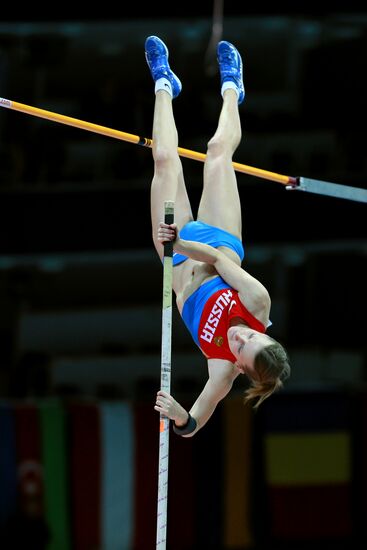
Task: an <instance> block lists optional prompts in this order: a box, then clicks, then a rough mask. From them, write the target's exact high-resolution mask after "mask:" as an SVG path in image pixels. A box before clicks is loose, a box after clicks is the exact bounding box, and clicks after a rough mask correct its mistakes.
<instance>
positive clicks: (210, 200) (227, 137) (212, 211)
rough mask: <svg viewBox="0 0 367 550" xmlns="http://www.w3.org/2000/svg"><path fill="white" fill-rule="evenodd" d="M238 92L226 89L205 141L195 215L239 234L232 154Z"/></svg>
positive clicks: (237, 139) (237, 125)
mask: <svg viewBox="0 0 367 550" xmlns="http://www.w3.org/2000/svg"><path fill="white" fill-rule="evenodd" d="M241 135H242V132H241V121H240V116H239V111H238V100H237V94H236V92H235V91H234V90H232V89H228V90H226V91H225V92H224V95H223V105H222V110H221V113H220V117H219V122H218V127H217V130H216V132H215V134H214V136H213V138H212V139H211V140H210V141H209V143H208V151H207V156H206V160H205V164H204V185H203V192H202V196H201V201H200V204H199V209H198V219H199V220H201V221H203V222H206V223H208V224H210V225H215V226H216V227H220V228H221V229H224V230H226V231H228V232H229V233H232V234H233V235H236V236H237V237H239V238H240V239H241V237H242V219H241V204H240V197H239V194H238V189H237V180H236V175H235V171H234V168H233V165H232V157H233V154H234V152H235V150H236V149H237V147H238V145H239V143H240V140H241Z"/></svg>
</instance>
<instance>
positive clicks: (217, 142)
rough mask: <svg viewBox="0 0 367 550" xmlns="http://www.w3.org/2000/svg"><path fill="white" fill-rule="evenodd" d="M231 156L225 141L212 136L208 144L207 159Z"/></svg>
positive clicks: (230, 150) (228, 145)
mask: <svg viewBox="0 0 367 550" xmlns="http://www.w3.org/2000/svg"><path fill="white" fill-rule="evenodd" d="M228 156H232V148H231V145H230V144H229V143H228V141H227V140H225V139H223V138H221V137H219V136H214V137H213V138H212V139H211V140H210V141H209V143H208V149H207V157H209V158H210V159H213V160H214V159H220V158H225V157H228Z"/></svg>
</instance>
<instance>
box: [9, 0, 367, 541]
mask: <svg viewBox="0 0 367 550" xmlns="http://www.w3.org/2000/svg"><path fill="white" fill-rule="evenodd" d="M218 7H221V11H220V13H221V19H220V23H221V26H220V27H219V30H220V38H219V39H221V38H223V39H227V40H229V41H232V42H233V43H234V44H236V46H237V47H238V49H239V51H240V52H241V54H242V55H243V60H244V67H245V87H246V94H247V96H246V100H245V102H244V104H243V106H242V107H241V118H242V123H243V140H242V143H241V145H240V147H239V149H238V150H237V152H236V157H235V159H234V160H235V161H237V162H240V163H243V164H248V165H252V166H255V167H259V168H263V169H266V170H270V171H273V172H279V173H282V174H287V175H290V176H304V177H310V178H315V179H320V180H326V181H331V182H334V183H340V184H343V185H350V186H354V187H359V188H364V189H365V188H366V175H367V157H366V148H365V142H366V140H365V129H366V96H367V84H366V82H367V81H366V79H365V75H364V72H365V67H366V59H367V57H366V54H367V12H365V11H361V10H357V9H354V7H352V6H351V5H349V6H348V9H346V8H344V10H342V9H338V6H336V5H334V7H333V9H332V10H327V9H323V11H322V10H321V8H320V6H318V7H317V8H316V9H314V10H312V9H310V7H311V6H310V4H304V5H303V4H302V3H301V4H298V5H297V7H295V6H293V5H287V7H286V9H285V7H284V6H283V8H282V9H280V10H279V11H278V12H276V11H275V10H264V13H262V12H261V11H260V10H257V9H256V8H255V7H252V9H251V8H247V7H244V6H237V5H236V6H234V5H233V3H231V2H227V1H226V0H224V2H223V3H222V4H221V3H218V2H217V3H212V2H204V3H198V4H197V5H194V3H190V2H189V3H188V4H185V6H183V5H182V6H173V5H170V7H169V8H167V6H164V5H159V6H157V5H149V6H145V7H143V6H141V5H140V4H139V5H136V6H131V5H130V6H122V5H121V6H119V7H116V6H112V5H111V6H110V5H109V4H108V3H107V4H104V5H103V6H101V5H100V6H99V8H100V9H99V10H97V9H96V8H90V10H88V11H87V13H86V14H85V17H81V16H80V17H76V16H75V12H74V11H73V10H72V8H71V7H70V6H65V5H64V6H61V7H60V10H59V11H58V12H57V14H55V13H51V12H49V13H48V12H47V10H46V12H45V11H42V10H40V9H39V10H38V11H37V9H36V8H35V9H33V10H32V11H31V10H29V11H30V13H29V14H25V13H23V15H22V16H20V14H17V13H7V11H6V10H5V13H4V17H3V19H2V21H1V22H0V83H1V89H0V96H2V97H4V98H7V99H11V100H14V101H18V102H21V103H25V104H28V105H33V106H35V107H39V108H42V109H47V110H50V111H54V112H57V113H60V114H64V115H67V116H71V117H75V118H80V119H82V120H86V121H89V122H94V123H96V124H101V125H104V126H107V127H111V128H115V129H117V130H122V131H124V132H128V133H132V134H135V135H140V136H144V137H151V126H152V114H153V100H154V93H153V83H152V80H151V76H150V73H149V70H148V68H147V66H146V61H145V58H144V41H145V38H146V36H148V35H150V34H156V35H158V36H160V37H162V38H163V39H164V40H165V42H166V43H167V44H168V46H169V49H170V60H171V61H172V66H173V67H174V69H175V71H176V72H177V74H178V75H179V76H180V78H181V80H182V82H183V92H182V94H181V96H180V97H179V98H178V99H177V100H175V105H174V107H175V113H176V122H177V126H178V131H179V136H180V146H182V147H185V148H187V149H192V150H195V151H199V152H204V153H205V150H206V143H207V140H208V139H209V138H210V137H211V135H212V133H213V131H214V129H215V125H216V121H217V116H218V113H219V108H220V95H219V78H218V73H217V71H216V63H215V49H214V46H213V41H212V39H213V22H214V18H215V17H214V16H215V13H216V12H215V10H216V8H217V9H218ZM67 8H68V9H67ZM70 14H71V15H70ZM183 165H184V171H185V177H186V182H187V187H188V190H189V194H190V196H191V198H192V200H193V203H194V205H195V204H196V205H197V204H198V199H199V195H200V191H201V181H202V164H201V163H199V162H195V161H193V160H188V159H183ZM152 171H153V163H152V159H151V151H150V150H149V149H142V148H140V147H137V146H135V145H133V144H128V143H126V142H122V141H118V140H113V139H111V138H107V137H103V136H99V135H96V134H91V133H89V132H85V131H82V130H78V129H75V128H71V127H67V126H63V125H60V124H56V123H52V122H49V121H45V120H41V119H36V118H33V117H30V116H28V115H25V114H21V113H17V112H10V111H8V110H6V109H1V110H0V304H1V307H0V397H1V403H0V533H1V535H0V536H1V538H0V548H1V549H3V548H4V550H12V549H13V548H14V549H18V548H22V549H24V550H31V549H34V550H43V549H46V548H47V549H48V550H148V549H150V548H152V547H153V545H154V543H155V526H156V499H157V494H156V493H157V473H158V471H157V469H158V462H157V458H158V435H159V431H158V416H157V414H156V413H155V412H154V410H153V404H154V399H155V393H156V391H157V389H158V387H159V381H160V349H161V340H160V338H161V294H162V267H161V264H160V262H159V260H158V259H157V258H156V256H155V253H154V251H153V245H152V241H151V226H150V217H149V198H150V197H149V187H150V181H151V177H152ZM238 182H239V189H240V194H241V199H242V204H243V217H244V244H245V252H246V256H245V263H246V269H247V270H248V271H249V272H250V273H252V274H253V275H255V276H256V277H257V278H259V279H260V280H261V281H262V282H263V283H264V285H265V286H266V287H267V288H268V290H269V292H270V295H271V297H272V314H271V317H272V321H273V326H272V328H271V335H273V336H274V337H275V338H277V339H279V340H280V341H281V342H283V343H284V344H285V345H286V347H287V349H288V351H289V354H290V358H291V362H292V376H291V379H290V380H289V381H288V382H287V385H286V388H285V390H284V391H283V392H282V393H281V394H279V395H277V396H274V397H273V398H271V399H270V400H269V403H267V402H266V403H265V404H264V405H263V406H262V407H261V409H260V410H259V412H258V413H256V414H255V413H253V411H251V410H249V409H248V408H245V407H244V406H243V404H242V394H243V390H244V389H245V381H242V380H239V381H237V383H236V386H235V388H234V389H233V391H232V394H231V397H229V398H227V399H228V400H227V402H226V403H223V405H221V406H220V407H218V410H217V412H216V414H215V416H214V418H213V421H212V423H211V424H210V425H209V424H208V426H207V427H205V429H203V431H202V432H200V433H199V434H198V436H197V437H195V438H193V439H192V440H186V439H185V440H182V439H179V438H178V437H177V436H174V435H172V438H171V451H170V452H171V456H170V474H169V497H168V509H169V512H168V544H169V549H170V550H191V549H193V550H196V549H202V548H206V549H208V550H229V549H233V550H260V549H261V550H274V549H275V550H276V549H281V550H283V549H284V550H288V549H289V550H302V549H303V550H309V549H311V548H312V549H313V550H314V549H316V548H320V549H321V548H322V549H327V548H333V549H340V550H341V549H343V550H344V548H345V549H347V548H351V547H353V548H354V549H357V548H361V549H362V548H365V546H366V542H367V531H366V522H367V512H366V511H367V475H366V460H367V444H366V433H367V388H366V373H367V370H366V369H367V365H366V359H367V355H366V321H365V319H366V251H367V238H366V237H367V231H366V206H365V205H364V204H362V203H357V202H353V201H348V200H342V199H335V198H331V197H324V196H320V195H317V196H316V195H311V194H308V193H300V192H294V191H287V190H285V188H284V187H283V186H282V185H280V184H277V183H274V182H270V181H266V180H261V179H258V178H254V177H251V176H248V175H245V174H238ZM264 220H265V221H264ZM205 377H206V366H205V361H204V360H203V357H201V355H200V353H199V351H198V350H197V349H196V348H195V345H194V344H193V342H192V341H191V339H190V337H189V335H188V333H187V332H186V329H185V327H184V325H183V322H182V321H181V319H180V318H179V316H178V314H177V312H176V311H174V319H173V347H172V392H173V393H174V394H175V395H176V396H177V397H178V398H181V399H182V400H183V401H184V402H186V403H187V405H188V406H190V404H191V403H192V401H193V399H194V398H195V397H196V395H197V392H198V390H199V389H200V387H201V384H202V383H203V381H204V380H205Z"/></svg>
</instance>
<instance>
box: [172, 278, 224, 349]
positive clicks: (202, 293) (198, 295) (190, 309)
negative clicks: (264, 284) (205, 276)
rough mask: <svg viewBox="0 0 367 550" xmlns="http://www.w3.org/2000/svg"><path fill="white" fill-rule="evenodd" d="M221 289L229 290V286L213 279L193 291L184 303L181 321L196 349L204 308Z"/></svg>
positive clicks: (217, 279)
mask: <svg viewBox="0 0 367 550" xmlns="http://www.w3.org/2000/svg"><path fill="white" fill-rule="evenodd" d="M222 288H229V285H228V284H227V283H226V282H225V281H224V280H223V279H222V278H221V277H219V276H218V277H215V279H211V280H210V281H208V282H207V283H204V284H203V285H201V286H199V288H198V289H197V290H195V292H194V293H193V294H191V296H189V297H188V298H187V300H186V302H185V303H184V306H183V310H182V319H183V321H184V323H185V325H186V326H187V328H188V329H189V331H190V334H191V336H192V338H193V340H194V342H195V344H196V345H197V346H198V347H200V346H199V338H198V333H199V323H200V319H201V314H202V313H203V309H204V306H205V304H206V303H207V301H208V300H209V298H210V296H212V294H214V292H217V290H221V289H222Z"/></svg>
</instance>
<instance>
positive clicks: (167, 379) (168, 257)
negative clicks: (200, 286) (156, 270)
mask: <svg viewBox="0 0 367 550" xmlns="http://www.w3.org/2000/svg"><path fill="white" fill-rule="evenodd" d="M173 219H174V202H173V201H165V203H164V221H165V223H169V224H170V223H173ZM172 275H173V243H172V242H167V243H164V256H163V303H162V350H161V390H163V391H166V392H167V393H170V391H171V341H172ZM169 428H170V421H169V418H167V417H165V416H163V415H162V414H161V415H160V419H159V463H158V507H157V538H156V549H157V550H165V549H166V540H167V497H168V457H169Z"/></svg>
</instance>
